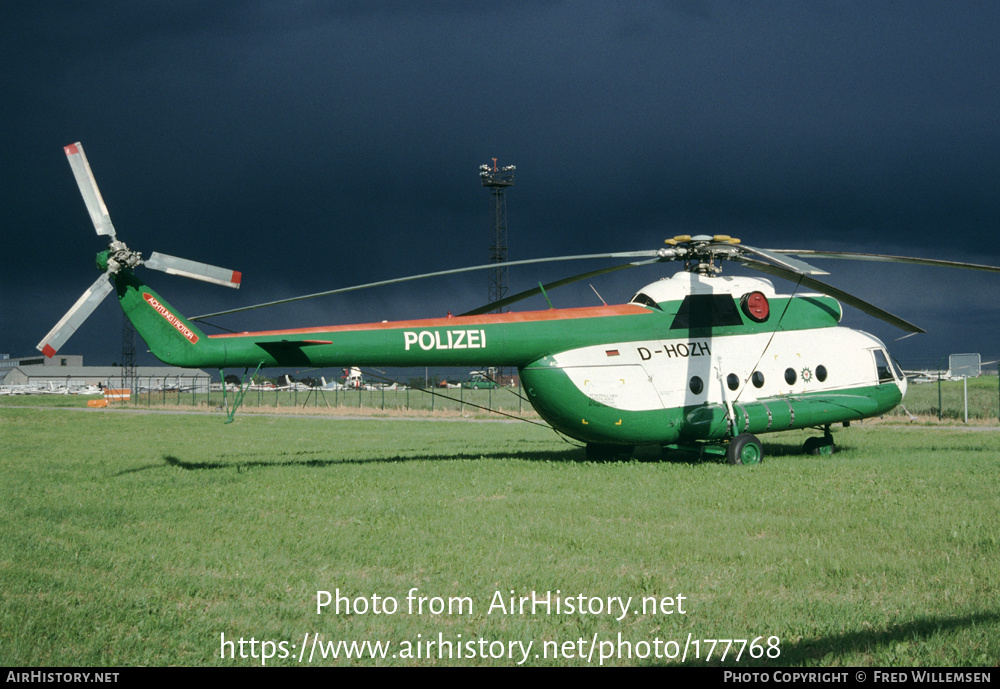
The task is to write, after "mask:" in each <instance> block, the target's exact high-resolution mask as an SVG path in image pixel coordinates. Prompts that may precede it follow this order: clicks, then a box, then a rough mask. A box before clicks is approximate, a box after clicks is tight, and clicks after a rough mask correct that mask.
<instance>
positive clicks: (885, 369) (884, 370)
mask: <svg viewBox="0 0 1000 689" xmlns="http://www.w3.org/2000/svg"><path fill="white" fill-rule="evenodd" d="M872 354H874V355H875V368H876V370H877V371H878V382H879V383H891V382H893V380H894V379H893V377H892V368H890V364H889V359H888V357H886V355H885V352H884V351H882V350H881V349H874V350H872ZM893 366H895V362H893ZM896 370H899V369H898V368H897V369H896Z"/></svg>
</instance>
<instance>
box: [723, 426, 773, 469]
mask: <svg viewBox="0 0 1000 689" xmlns="http://www.w3.org/2000/svg"><path fill="white" fill-rule="evenodd" d="M726 459H728V460H729V463H730V464H760V463H761V461H762V460H763V459H764V448H763V446H762V445H761V444H760V440H758V439H757V436H755V435H753V434H752V433H740V434H739V435H738V436H736V437H735V438H733V439H732V440H731V441H729V447H728V448H726Z"/></svg>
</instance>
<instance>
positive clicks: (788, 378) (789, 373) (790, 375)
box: [785, 368, 798, 385]
mask: <svg viewBox="0 0 1000 689" xmlns="http://www.w3.org/2000/svg"><path fill="white" fill-rule="evenodd" d="M797 377H798V376H796V375H795V369H794V368H786V369H785V382H786V383H788V384H789V385H795V380H796V378H797Z"/></svg>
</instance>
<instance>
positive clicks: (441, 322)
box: [38, 143, 1000, 464]
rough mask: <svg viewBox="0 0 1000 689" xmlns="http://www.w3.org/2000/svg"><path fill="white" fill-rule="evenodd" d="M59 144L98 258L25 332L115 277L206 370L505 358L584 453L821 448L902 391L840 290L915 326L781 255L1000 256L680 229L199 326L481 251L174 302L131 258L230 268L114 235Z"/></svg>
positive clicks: (140, 310)
mask: <svg viewBox="0 0 1000 689" xmlns="http://www.w3.org/2000/svg"><path fill="white" fill-rule="evenodd" d="M65 151H66V155H67V156H68V159H69V162H70V166H71V168H72V170H73V173H74V175H75V177H76V180H77V184H78V185H79V187H80V191H81V193H82V195H83V198H84V202H85V204H86V206H87V209H88V210H89V212H90V215H91V219H92V220H93V223H94V226H95V228H96V229H97V233H98V234H99V235H105V236H108V237H109V238H110V245H109V246H108V248H107V249H105V250H104V251H102V252H100V253H99V254H98V256H97V265H98V268H99V269H100V270H101V276H100V277H99V278H98V279H97V281H96V282H95V283H94V284H93V285H92V286H91V287H90V289H89V290H87V292H85V293H84V295H83V296H82V297H81V298H80V299H79V300H78V301H77V302H76V303H75V304H74V305H73V307H72V308H70V310H69V312H68V313H67V314H66V315H65V316H64V317H63V318H62V320H60V321H59V323H58V324H57V325H56V326H55V327H54V328H53V329H52V330H51V331H50V332H49V333H48V334H47V335H46V336H45V338H44V339H43V340H42V342H41V343H39V345H38V349H39V350H41V351H42V352H44V353H45V354H46V355H47V356H53V355H54V354H55V352H56V351H57V350H58V349H59V348H60V347H61V346H62V345H63V344H64V343H65V342H66V340H67V339H68V338H69V337H70V336H71V335H72V333H73V332H74V331H75V330H76V329H77V328H78V327H79V326H80V324H81V323H82V322H83V321H84V320H85V319H86V318H87V316H89V315H90V313H91V312H93V310H94V309H95V308H96V307H97V305H98V304H99V303H100V302H101V301H102V300H103V299H104V298H105V297H106V296H107V295H108V294H110V293H111V292H115V293H116V295H117V297H118V301H119V303H120V305H121V307H122V309H123V311H124V312H125V315H126V316H127V317H128V318H129V319H130V320H131V321H132V323H133V324H134V325H135V328H136V330H137V331H138V332H139V334H140V336H141V337H142V338H143V339H144V340H145V342H146V344H147V345H148V346H149V349H150V350H151V351H152V353H153V354H154V355H155V356H156V357H157V358H158V359H160V360H161V361H163V362H164V363H167V364H171V365H175V366H182V367H191V368H218V369H220V371H221V370H222V369H224V368H227V367H243V368H245V369H247V371H249V370H250V369H255V371H256V370H259V369H260V368H264V367H269V366H281V367H297V368H301V367H305V366H309V367H317V368H322V367H332V366H342V365H344V363H345V362H349V363H350V364H351V365H352V366H379V367H385V366H398V367H414V366H419V367H423V366H469V367H476V368H480V367H481V366H482V365H483V364H484V363H487V364H490V365H493V366H504V367H516V368H517V370H518V372H519V374H520V377H521V382H522V385H523V388H524V390H525V391H526V394H527V399H528V401H529V402H530V403H531V405H532V406H533V407H534V408H535V409H536V410H537V412H538V414H539V415H540V416H541V417H542V418H543V419H544V420H545V421H546V422H548V423H549V424H550V425H551V426H552V427H553V428H555V429H556V430H558V431H559V432H561V433H563V434H565V435H567V436H569V437H571V438H575V439H577V440H579V441H581V442H583V443H586V445H587V450H588V455H590V456H595V457H596V456H614V455H617V454H621V453H624V452H627V451H630V450H631V449H632V448H633V447H634V446H636V445H659V446H661V447H664V448H667V449H674V448H691V447H697V448H700V449H703V450H704V449H709V450H713V451H716V452H718V453H720V454H721V453H723V452H724V453H725V454H726V456H727V458H728V460H729V462H731V463H733V464H755V463H758V462H760V461H761V459H762V457H763V450H762V446H761V442H760V440H759V439H758V438H757V435H759V434H763V433H773V432H777V431H784V430H789V429H801V428H816V429H819V430H820V431H821V432H822V436H819V437H812V438H810V439H809V440H808V441H807V442H806V445H805V448H804V449H805V450H806V451H807V452H811V453H815V454H827V453H829V452H832V450H833V437H832V435H831V433H830V428H831V425H833V424H841V423H842V424H845V425H846V424H848V423H849V422H851V421H854V420H858V419H864V418H867V417H872V416H877V415H881V414H884V413H886V412H888V411H889V410H891V409H893V408H894V407H895V406H896V405H898V404H899V403H900V401H901V400H902V399H903V396H904V394H905V392H906V378H905V377H904V375H903V373H902V371H901V370H900V369H899V367H898V366H896V365H895V364H894V362H893V360H892V358H891V357H890V356H889V353H888V351H887V350H886V347H885V345H884V344H883V343H882V342H881V341H879V340H878V339H877V338H875V337H873V336H872V335H869V334H867V333H864V332H861V331H858V330H853V329H850V328H847V327H844V326H841V325H839V323H840V319H841V315H842V310H841V302H843V303H844V304H847V305H850V306H853V307H855V308H858V309H860V310H861V311H863V312H865V313H867V314H869V315H872V316H875V317H876V318H879V319H882V320H884V321H886V322H888V323H890V324H892V325H895V326H897V327H899V328H902V329H903V330H905V331H908V332H910V333H917V332H923V330H921V329H920V328H919V327H917V326H915V325H913V324H912V323H909V322H907V321H905V320H903V319H902V318H899V317H898V316H894V315H892V314H890V313H888V312H886V311H884V310H882V309H880V308H878V307H877V306H874V305H873V304H870V303H868V302H866V301H864V300H862V299H860V298H858V297H856V296H853V295H851V294H848V293H846V292H844V291H842V290H839V289H837V288H835V287H832V286H830V285H827V284H825V283H823V282H820V281H819V280H817V279H816V278H815V277H814V276H816V275H824V274H826V273H825V271H822V270H820V269H818V268H815V267H813V266H811V265H809V264H808V263H805V262H804V261H803V260H801V259H800V258H794V257H793V256H800V257H801V256H808V257H815V258H841V259H859V260H870V261H894V262H904V263H915V264H921V265H933V266H947V267H954V268H969V269H974V270H983V271H992V272H1000V268H997V267H994V266H986V265H979V264H970V263H957V262H952V261H942V260H935V259H922V258H907V257H900V256H887V255H876V254H861V253H849V252H827V251H794V250H772V249H759V248H754V247H750V246H746V245H744V244H741V243H740V242H739V240H737V239H734V238H731V237H728V236H722V235H716V236H712V237H710V236H694V237H691V236H679V237H674V238H673V239H669V240H667V242H666V246H665V247H664V248H660V249H651V250H644V251H631V252H613V253H606V254H589V255H581V256H558V257H552V258H545V259H532V260H526V261H512V262H510V263H509V264H508V265H512V266H513V265H519V264H529V263H541V262H549V261H567V260H576V259H597V258H602V259H619V260H621V259H626V262H624V263H617V264H615V265H612V266H610V267H606V268H602V269H599V270H595V271H590V272H588V273H584V274H582V275H576V276H574V277H571V278H565V279H562V280H557V281H555V282H552V283H549V284H547V285H541V284H540V285H539V286H538V287H537V288H534V289H531V290H528V291H526V292H521V293H519V294H516V295H513V296H511V297H507V298H506V299H503V300H502V301H499V302H494V303H492V304H488V305H486V306H484V307H482V308H479V309H476V310H473V311H469V312H467V313H464V314H461V315H458V316H451V315H450V314H449V315H448V317H445V318H431V319H422V320H409V321H395V322H380V323H366V324H356V325H331V326H327V327H312V328H299V329H288V330H286V329H282V330H267V331H262V332H241V333H225V334H213V335H206V334H205V333H204V332H203V331H202V330H201V329H200V328H199V326H198V325H197V324H196V323H197V321H199V320H203V319H206V318H209V317H213V316H219V315H223V314H229V313H235V312H238V311H244V310H248V309H253V308H260V307H262V306H270V305H273V304H278V303H286V302H289V301H294V300H295V299H308V298H312V297H317V296H322V295H326V294H335V293H340V292H347V291H352V290H357V289H362V288H366V287H373V286H377V285H386V284H392V283H396V282H404V281H407V280H415V279H419V278H424V277H430V276H437V275H448V274H455V273H461V272H465V271H471V270H480V269H491V268H495V265H493V264H489V265H481V266H473V267H469V268H461V269H458V270H450V271H441V272H437V273H427V274H423V275H415V276H410V277H406V278H400V279H396V280H386V281H382V282H376V283H369V284H365V285H356V286H353V287H345V288H341V289H336V290H330V291H328V292H321V293H317V294H310V295H305V296H303V297H297V298H295V299H286V300H282V301H279V302H269V303H267V304H258V305H255V306H249V307H243V308H240V309H232V310H229V311H221V312H217V313H211V314H205V315H202V316H195V317H192V318H186V317H185V316H183V315H182V314H181V313H180V312H178V311H177V310H176V309H175V308H174V307H172V306H171V305H170V304H169V303H168V302H167V301H166V300H165V299H164V298H163V297H161V296H160V295H159V294H157V293H156V292H155V291H154V290H153V289H152V288H151V287H149V286H147V285H146V284H145V282H144V281H143V280H141V279H140V278H139V277H138V276H137V275H136V273H135V269H136V268H137V267H138V266H140V265H145V266H146V267H147V268H153V269H155V270H161V271H165V272H167V273H172V274H177V275H183V276H187V277H191V278H195V279H199V280H204V281H208V282H213V283H216V284H222V285H226V286H229V287H236V288H238V287H239V285H240V274H239V273H238V272H234V271H231V270H226V269H222V268H217V267H215V266H209V265H206V264H204V263H198V262H195V261H188V260H185V259H180V258H177V257H174V256H167V255H164V254H160V253H156V252H154V253H153V254H151V255H150V257H149V258H147V259H145V260H144V259H142V257H141V255H140V254H139V253H137V252H135V251H132V250H131V249H129V248H128V247H127V246H126V245H125V244H124V243H123V242H121V241H120V240H119V239H118V238H117V236H116V234H115V229H114V226H113V225H112V223H111V219H110V217H109V215H108V211H107V207H106V206H105V204H104V201H103V199H102V198H101V194H100V191H99V190H98V188H97V183H96V181H95V179H94V175H93V173H92V171H91V169H90V166H89V164H88V162H87V159H86V156H85V154H84V152H83V147H82V146H81V145H80V144H79V143H76V144H72V145H70V146H66V147H65ZM674 261H677V262H681V263H683V266H684V270H682V271H680V272H678V273H676V274H675V275H673V276H672V277H668V278H664V279H662V280H659V281H657V282H654V283H652V284H650V285H647V286H645V287H643V288H642V289H640V290H639V291H638V292H637V293H636V295H635V296H634V297H633V298H632V300H631V301H630V302H629V303H627V304H621V305H616V306H608V305H604V306H594V307H582V308H568V309H556V308H549V309H547V310H542V311H526V312H512V313H494V311H497V310H498V309H500V308H501V307H505V306H507V305H508V304H512V303H515V302H517V301H520V300H522V299H525V298H528V297H530V296H533V295H536V294H542V295H545V294H546V291H547V290H549V289H552V288H555V287H559V286H561V285H565V284H569V283H571V282H574V281H577V280H583V279H587V278H590V277H594V276H596V275H600V274H604V273H610V272H614V271H618V270H622V269H626V268H631V267H635V266H641V265H648V264H652V263H665V262H674ZM721 261H735V262H737V263H739V264H741V265H743V266H747V267H750V268H754V269H756V270H758V271H761V272H764V273H767V274H770V275H775V276H779V277H782V278H786V279H788V280H790V281H792V282H793V283H795V284H796V291H797V290H798V289H800V288H806V289H808V290H812V291H811V292H809V293H793V294H779V293H778V292H776V291H775V288H774V286H773V285H772V283H771V282H770V281H769V280H767V279H760V278H750V277H738V276H730V275H722V274H721V268H720V267H719V264H720V262H721ZM546 299H548V297H547V296H546ZM244 379H245V378H244ZM237 406H238V402H237ZM234 409H235V407H234ZM229 420H232V415H230V417H229Z"/></svg>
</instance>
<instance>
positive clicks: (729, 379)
mask: <svg viewBox="0 0 1000 689" xmlns="http://www.w3.org/2000/svg"><path fill="white" fill-rule="evenodd" d="M726 385H727V386H728V387H729V389H730V390H737V389H739V387H740V377H739V376H738V375H736V374H735V373H730V374H729V375H728V376H726Z"/></svg>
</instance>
